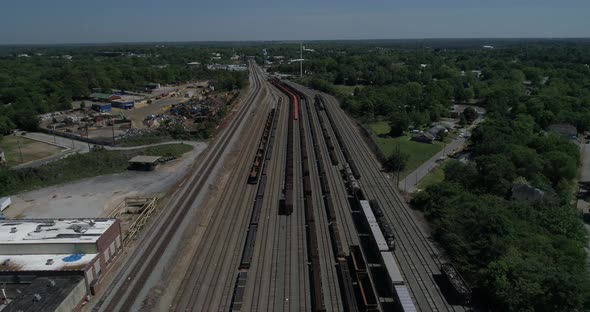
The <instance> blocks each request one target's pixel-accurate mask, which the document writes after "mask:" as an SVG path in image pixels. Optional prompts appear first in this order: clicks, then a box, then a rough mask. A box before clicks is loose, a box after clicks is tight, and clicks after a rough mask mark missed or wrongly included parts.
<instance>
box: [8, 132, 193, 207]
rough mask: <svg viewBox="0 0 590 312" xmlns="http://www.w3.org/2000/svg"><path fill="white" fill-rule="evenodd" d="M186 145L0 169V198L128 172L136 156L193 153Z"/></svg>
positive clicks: (73, 157) (91, 155) (97, 153)
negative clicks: (16, 168) (129, 164)
mask: <svg viewBox="0 0 590 312" xmlns="http://www.w3.org/2000/svg"><path fill="white" fill-rule="evenodd" d="M192 148H193V147H192V146H191V145H188V144H165V145H160V146H154V147H148V148H144V149H138V150H130V151H107V150H100V151H96V152H90V153H87V154H75V155H72V156H70V157H67V158H65V159H61V160H58V161H55V162H52V163H49V164H46V165H44V166H41V167H38V168H27V169H18V170H9V169H0V196H5V195H14V194H18V193H21V192H25V191H31V190H35V189H39V188H43V187H47V186H51V185H56V184H61V183H66V182H70V181H74V180H78V179H83V178H89V177H94V176H99V175H104V174H112V173H118V172H123V171H125V170H127V165H128V164H127V161H128V160H129V159H131V158H132V157H134V156H137V155H148V156H173V157H179V156H181V155H182V154H184V153H186V152H188V151H190V150H192Z"/></svg>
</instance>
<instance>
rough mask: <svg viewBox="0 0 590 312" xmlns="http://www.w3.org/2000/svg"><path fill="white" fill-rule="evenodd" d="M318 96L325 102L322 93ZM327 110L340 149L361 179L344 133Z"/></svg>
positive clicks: (352, 169) (353, 171)
mask: <svg viewBox="0 0 590 312" xmlns="http://www.w3.org/2000/svg"><path fill="white" fill-rule="evenodd" d="M318 98H319V99H320V101H321V102H322V103H323V102H324V99H323V97H322V96H321V95H318ZM325 112H326V116H328V122H329V123H330V126H331V127H332V130H333V131H334V135H335V136H336V141H337V142H338V145H339V146H340V150H342V154H343V155H344V159H345V160H346V162H347V163H348V165H349V167H350V169H351V171H352V173H353V175H354V177H355V178H356V179H360V178H361V173H360V171H359V170H358V168H357V166H356V164H355V162H354V160H353V159H352V157H351V156H350V152H349V151H348V148H347V147H346V144H345V143H344V140H343V139H342V135H341V134H340V130H339V129H338V127H336V123H335V122H334V118H333V117H332V114H331V113H330V110H329V109H326V110H325Z"/></svg>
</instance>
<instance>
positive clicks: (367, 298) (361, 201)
mask: <svg viewBox="0 0 590 312" xmlns="http://www.w3.org/2000/svg"><path fill="white" fill-rule="evenodd" d="M316 103H317V107H318V109H319V110H324V111H325V112H326V115H327V117H328V121H329V122H330V124H331V127H332V129H333V130H334V135H335V136H336V141H337V142H338V145H339V146H340V149H341V150H342V154H343V155H344V158H345V163H344V164H343V170H342V174H343V178H344V180H345V181H346V184H347V186H348V191H349V193H350V196H351V198H352V201H353V204H354V205H356V206H358V207H360V208H361V212H362V215H363V219H364V223H365V226H366V227H368V229H369V231H370V236H371V237H372V240H373V244H374V246H375V249H377V250H378V254H379V258H380V261H381V267H382V268H383V270H384V273H386V274H385V278H386V280H387V285H388V288H389V289H388V291H389V292H390V293H391V294H392V295H393V298H394V301H395V305H396V309H397V310H398V311H402V312H414V311H417V309H416V306H415V305H414V302H413V301H412V298H411V296H410V293H409V291H408V287H407V285H406V283H405V281H404V278H403V276H402V274H401V272H400V270H399V267H398V264H397V262H396V260H395V257H394V255H393V250H394V248H395V237H394V235H393V231H392V230H391V227H390V226H389V223H388V222H387V221H386V220H385V218H384V215H383V213H382V211H381V209H380V207H379V206H378V205H377V202H376V201H369V200H367V199H366V198H365V195H364V193H363V191H362V188H361V186H360V183H359V181H358V180H359V179H360V178H361V174H360V171H359V170H358V168H357V166H356V163H355V162H354V160H353V159H352V157H351V155H350V152H349V151H348V148H347V145H345V143H344V140H343V139H342V135H341V134H340V132H339V130H338V128H337V127H336V123H335V121H334V119H333V117H332V115H331V113H330V110H328V109H327V108H326V104H325V101H324V99H323V97H322V96H321V95H319V94H318V95H317V96H316ZM320 122H321V119H320ZM371 202H372V203H373V205H371ZM372 206H374V207H372ZM376 215H377V216H376ZM350 259H351V262H352V269H353V270H354V272H355V273H356V276H357V283H358V286H359V289H360V298H361V300H360V301H361V304H362V305H363V306H364V309H365V310H367V311H372V310H375V309H377V305H378V303H377V301H375V299H376V298H375V297H374V290H373V289H372V285H371V283H370V281H369V275H368V270H367V266H366V263H364V260H363V256H362V252H361V249H360V248H359V247H358V246H350ZM371 294H373V295H371Z"/></svg>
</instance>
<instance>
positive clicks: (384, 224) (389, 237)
mask: <svg viewBox="0 0 590 312" xmlns="http://www.w3.org/2000/svg"><path fill="white" fill-rule="evenodd" d="M369 204H370V205H371V209H372V210H373V213H374V214H375V218H377V223H378V224H379V226H380V227H381V232H383V236H384V237H385V240H386V241H387V245H388V246H389V248H390V249H391V250H394V249H395V236H394V235H393V230H392V229H391V225H390V224H389V221H387V219H385V215H384V214H383V211H381V207H380V206H379V203H378V202H377V201H376V200H374V199H371V200H369Z"/></svg>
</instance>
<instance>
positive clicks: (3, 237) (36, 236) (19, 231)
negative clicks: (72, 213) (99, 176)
mask: <svg viewBox="0 0 590 312" xmlns="http://www.w3.org/2000/svg"><path fill="white" fill-rule="evenodd" d="M115 221H116V220H115V219H38V220H0V246H1V245H17V244H21V245H22V244H38V243H46V244H47V243H49V244H50V243H95V242H96V241H97V240H98V238H99V237H100V236H101V235H102V234H103V233H104V232H105V231H106V230H108V229H109V228H110V227H111V225H113V223H115ZM1 250H2V248H0V253H2V251H1Z"/></svg>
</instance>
